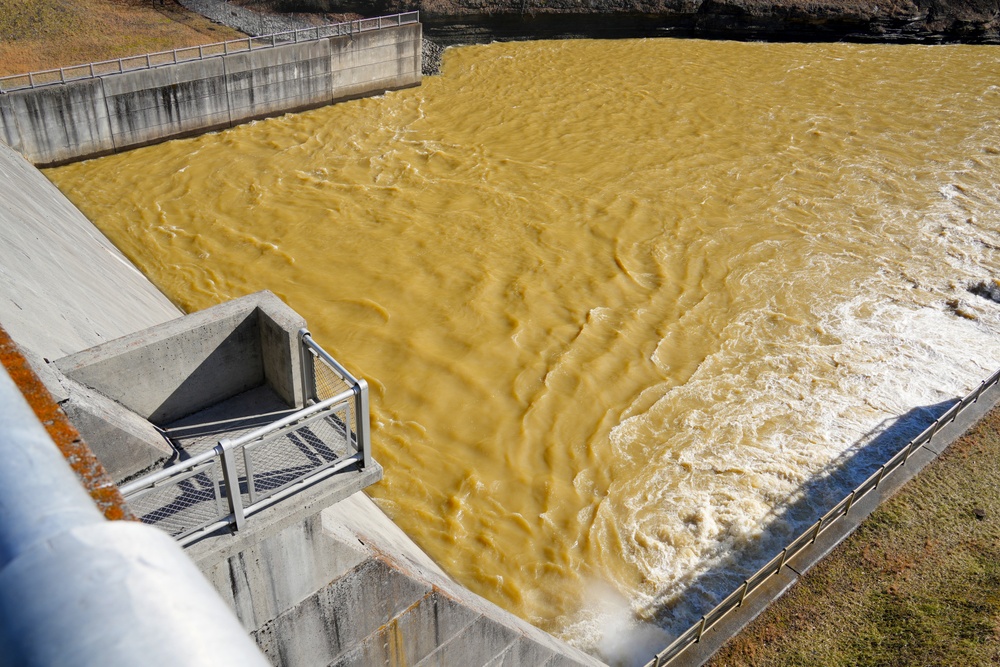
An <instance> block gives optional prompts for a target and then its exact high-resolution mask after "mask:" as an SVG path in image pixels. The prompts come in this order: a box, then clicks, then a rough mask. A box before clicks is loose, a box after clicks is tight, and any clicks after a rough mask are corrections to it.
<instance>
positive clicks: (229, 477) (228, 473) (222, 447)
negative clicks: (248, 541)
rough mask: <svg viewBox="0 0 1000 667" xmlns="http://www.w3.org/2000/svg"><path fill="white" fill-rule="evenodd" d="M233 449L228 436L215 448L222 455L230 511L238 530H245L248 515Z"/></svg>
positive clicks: (223, 474)
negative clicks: (245, 510) (244, 511)
mask: <svg viewBox="0 0 1000 667" xmlns="http://www.w3.org/2000/svg"><path fill="white" fill-rule="evenodd" d="M232 449H233V441H232V440H229V439H228V438H227V439H226V440H223V441H222V442H220V443H219V444H218V445H216V446H215V450H216V451H217V452H218V453H219V455H220V456H221V457H222V476H223V479H225V481H226V500H228V501H229V511H230V512H232V515H233V522H234V523H235V524H236V526H235V527H236V530H243V526H244V525H245V524H246V517H245V516H244V514H243V495H242V494H241V493H240V476H239V473H238V472H237V471H236V456H235V454H234V453H233V451H232Z"/></svg>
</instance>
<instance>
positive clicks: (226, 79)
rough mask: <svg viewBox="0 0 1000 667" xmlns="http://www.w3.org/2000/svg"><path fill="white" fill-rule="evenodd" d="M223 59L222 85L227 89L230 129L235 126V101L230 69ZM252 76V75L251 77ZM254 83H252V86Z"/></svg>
mask: <svg viewBox="0 0 1000 667" xmlns="http://www.w3.org/2000/svg"><path fill="white" fill-rule="evenodd" d="M221 57H222V85H223V86H225V87H226V115H227V116H228V117H229V127H232V126H233V99H232V91H230V90H229V68H228V67H227V66H226V60H228V59H227V58H226V57H225V56H221ZM251 76H252V75H251ZM252 85H253V83H252V82H251V86H252Z"/></svg>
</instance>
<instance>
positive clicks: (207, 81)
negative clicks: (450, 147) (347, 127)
mask: <svg viewBox="0 0 1000 667" xmlns="http://www.w3.org/2000/svg"><path fill="white" fill-rule="evenodd" d="M420 53H421V26H420V24H419V23H411V24H406V25H401V26H393V27H385V28H382V29H380V30H372V31H368V32H359V33H355V34H352V35H343V36H339V37H327V38H322V39H317V40H311V41H307V42H297V43H292V44H282V45H279V46H273V47H267V48H260V49H255V50H253V51H242V52H239V53H230V54H228V55H219V56H214V57H210V58H205V59H203V60H196V61H188V62H182V63H177V64H169V65H163V66H160V67H155V68H152V69H143V70H135V71H130V72H124V73H116V74H108V75H104V76H100V77H97V78H94V79H86V80H81V81H73V82H69V83H65V84H57V85H50V86H45V87H41V88H34V89H27V90H16V91H11V92H6V93H0V139H2V140H3V141H5V142H6V143H7V144H8V145H10V146H11V147H12V148H14V149H15V150H17V151H18V152H20V153H21V154H22V155H24V156H25V157H26V158H27V159H28V160H30V161H31V162H33V163H34V164H36V165H39V166H51V165H56V164H63V163H66V162H71V161H73V160H77V159H82V158H87V157H95V156H99V155H107V154H110V153H114V152H117V151H121V150H126V149H129V148H135V147H137V146H143V145H146V144H151V143H155V142H158V141H162V140H165V139H169V138H173V137H181V136H186V135H191V134H196V133H200V132H207V131H211V130H217V129H220V128H224V127H231V126H233V125H237V124H239V123H243V122H246V121H248V120H253V119H256V118H264V117H267V116H274V115H279V114H282V113H286V112H289V111H299V110H303V109H310V108H314V107H318V106H322V105H325V104H330V103H331V102H336V101H339V100H345V99H351V98H354V97H362V96H365V95H374V94H378V93H382V92H385V91H387V90H395V89H399V88H407V87H410V86H416V85H419V84H420V77H421V74H420V64H421V63H420Z"/></svg>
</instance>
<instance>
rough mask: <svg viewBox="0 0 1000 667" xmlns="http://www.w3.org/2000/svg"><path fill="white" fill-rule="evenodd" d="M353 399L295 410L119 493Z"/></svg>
mask: <svg viewBox="0 0 1000 667" xmlns="http://www.w3.org/2000/svg"><path fill="white" fill-rule="evenodd" d="M353 397H354V392H353V391H352V390H348V391H344V392H341V393H339V394H337V395H336V396H333V397H331V398H328V399H326V400H324V401H321V402H319V403H316V404H314V405H310V406H308V407H305V408H303V409H301V410H297V411H296V412H293V413H292V414H290V415H288V416H287V417H282V418H281V419H279V420H277V421H275V422H272V423H270V424H265V425H264V426H262V427H260V428H258V429H256V430H254V431H251V432H250V433H247V434H246V435H243V436H240V437H239V438H234V439H232V440H230V439H226V440H223V441H222V442H220V443H219V444H218V445H216V446H215V447H213V448H212V449H209V450H208V451H205V452H202V453H201V454H198V455H197V456H192V457H191V458H189V459H185V460H184V461H179V462H177V463H175V464H174V465H172V466H170V467H169V468H164V469H163V470H158V471H156V472H154V473H151V474H149V475H146V476H144V477H140V478H139V479H136V480H133V481H131V482H129V483H128V484H125V485H123V486H121V487H119V491H121V493H122V495H123V496H127V495H128V494H130V493H133V492H135V491H139V490H140V489H145V488H148V487H150V486H152V485H153V484H156V483H157V482H162V481H163V480H165V479H169V478H170V477H174V476H176V475H177V474H178V473H180V472H183V471H185V470H190V469H191V468H193V467H195V466H197V465H199V464H201V463H204V462H205V461H208V460H210V459H213V458H215V457H217V456H219V455H221V454H222V450H223V449H233V448H236V447H239V446H241V445H244V444H246V443H248V442H251V441H253V440H256V439H257V438H259V437H261V436H264V435H267V434H268V433H271V432H272V431H277V430H278V429H280V428H282V427H284V426H287V425H288V424H292V423H295V422H297V421H299V420H301V419H303V418H305V417H308V416H310V415H312V414H314V413H316V412H321V411H322V410H324V409H326V408H328V407H330V406H331V405H333V404H335V403H342V402H344V401H346V400H348V399H350V398H353Z"/></svg>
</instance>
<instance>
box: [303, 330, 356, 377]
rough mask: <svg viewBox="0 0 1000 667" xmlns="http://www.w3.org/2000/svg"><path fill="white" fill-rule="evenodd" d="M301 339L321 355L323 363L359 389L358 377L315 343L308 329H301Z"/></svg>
mask: <svg viewBox="0 0 1000 667" xmlns="http://www.w3.org/2000/svg"><path fill="white" fill-rule="evenodd" d="M299 338H301V339H302V342H303V343H305V344H306V345H308V346H309V349H310V350H312V351H313V352H315V353H316V354H317V355H319V357H320V358H321V359H322V360H323V361H325V362H326V363H328V364H330V365H331V366H333V368H334V370H336V371H337V372H338V373H340V374H341V376H343V378H344V379H345V380H347V383H348V384H350V385H353V386H355V387H357V386H358V385H359V384H360V382H358V379H357V378H356V377H354V376H353V375H352V374H351V372H350V371H349V370H347V369H346V368H344V367H343V366H342V365H341V364H340V362H339V361H337V360H336V359H334V358H333V357H331V356H330V354H329V353H328V352H327V351H326V350H324V349H323V348H321V347H320V346H319V345H318V344H317V343H316V341H314V340H313V339H312V334H311V333H309V330H308V329H306V328H304V327H303V328H302V329H299Z"/></svg>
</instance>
